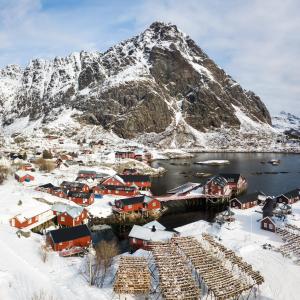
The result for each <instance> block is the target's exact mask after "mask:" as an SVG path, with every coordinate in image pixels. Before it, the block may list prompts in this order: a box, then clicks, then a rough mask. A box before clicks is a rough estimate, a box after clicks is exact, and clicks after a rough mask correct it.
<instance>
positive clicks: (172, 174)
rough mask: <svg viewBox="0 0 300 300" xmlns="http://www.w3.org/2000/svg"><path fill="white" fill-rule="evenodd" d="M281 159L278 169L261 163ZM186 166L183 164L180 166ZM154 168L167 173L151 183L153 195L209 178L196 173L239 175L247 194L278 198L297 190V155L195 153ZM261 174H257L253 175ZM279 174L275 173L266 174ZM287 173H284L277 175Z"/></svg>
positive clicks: (299, 175)
mask: <svg viewBox="0 0 300 300" xmlns="http://www.w3.org/2000/svg"><path fill="white" fill-rule="evenodd" d="M213 159H226V160H229V161H230V164H229V165H222V166H209V165H197V164H194V163H195V162H197V161H204V160H213ZM271 159H280V161H281V163H280V165H279V166H273V165H271V164H268V163H266V164H261V161H269V160H271ZM184 163H185V164H188V165H183V164H184ZM152 166H153V167H160V166H161V167H164V168H165V169H166V170H167V173H166V174H165V176H163V177H159V178H154V179H153V180H152V189H151V190H152V193H153V194H154V195H162V194H164V193H165V192H166V191H167V190H169V189H171V188H174V187H176V186H179V185H181V184H183V183H185V182H188V181H191V182H200V183H205V182H206V181H207V179H208V177H204V178H199V177H197V176H195V173H197V172H201V173H211V174H212V175H216V174H218V173H241V174H242V175H244V176H245V177H246V178H247V180H248V190H247V192H246V194H247V193H252V192H255V191H263V192H264V193H266V194H268V195H278V194H281V193H284V192H287V191H289V190H291V189H295V188H300V154H273V153H197V154H195V157H193V158H191V159H172V160H157V161H154V162H153V163H152ZM257 172H260V173H263V174H262V175H257V174H256V173H257ZM266 172H278V174H265V173H266ZM280 172H287V173H280Z"/></svg>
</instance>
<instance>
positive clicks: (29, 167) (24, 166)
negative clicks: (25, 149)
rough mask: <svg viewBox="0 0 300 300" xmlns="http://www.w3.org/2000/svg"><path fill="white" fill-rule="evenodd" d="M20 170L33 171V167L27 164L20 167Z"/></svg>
mask: <svg viewBox="0 0 300 300" xmlns="http://www.w3.org/2000/svg"><path fill="white" fill-rule="evenodd" d="M20 170H23V171H34V167H33V166H32V164H30V163H27V164H23V165H21V166H20Z"/></svg>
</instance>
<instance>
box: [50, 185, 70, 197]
mask: <svg viewBox="0 0 300 300" xmlns="http://www.w3.org/2000/svg"><path fill="white" fill-rule="evenodd" d="M51 194H52V195H53V196H56V197H60V198H68V191H67V190H66V189H63V188H61V187H58V186H54V187H53V188H52V192H51Z"/></svg>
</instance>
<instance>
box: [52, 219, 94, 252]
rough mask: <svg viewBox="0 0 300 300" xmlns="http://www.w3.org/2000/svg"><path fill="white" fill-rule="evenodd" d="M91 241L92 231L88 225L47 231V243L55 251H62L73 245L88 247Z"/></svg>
mask: <svg viewBox="0 0 300 300" xmlns="http://www.w3.org/2000/svg"><path fill="white" fill-rule="evenodd" d="M90 243H91V233H90V230H89V229H88V227H87V226H86V225H79V226H74V227H66V228H60V229H56V230H52V231H49V232H48V233H47V244H49V245H51V247H52V249H53V250H54V251H62V250H64V249H70V248H73V247H83V248H86V247H88V246H89V245H90Z"/></svg>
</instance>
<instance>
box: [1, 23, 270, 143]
mask: <svg viewBox="0 0 300 300" xmlns="http://www.w3.org/2000/svg"><path fill="white" fill-rule="evenodd" d="M0 72H1V73H0V103H3V109H2V112H1V111H0V122H2V124H4V125H5V124H6V125H8V124H10V123H12V122H14V121H15V120H16V119H18V118H20V117H26V116H28V117H29V119H30V120H36V119H40V118H41V119H42V120H43V121H44V122H47V121H48V120H52V119H53V118H55V116H56V114H57V112H59V113H61V112H62V111H63V110H64V109H65V108H70V109H76V110H78V111H80V112H82V116H83V118H84V119H85V120H86V121H88V122H93V123H97V124H100V125H102V126H103V127H104V128H106V129H109V130H112V131H114V132H115V133H117V134H118V135H119V136H122V137H124V138H136V137H138V136H140V135H143V134H145V133H147V134H150V133H151V134H161V133H163V132H172V130H173V129H174V130H175V131H176V130H179V128H180V132H181V133H182V134H184V133H185V132H188V131H191V130H192V131H193V130H196V131H197V130H198V131H200V132H209V131H212V130H218V129H220V128H224V127H228V128H237V129H238V128H239V127H240V126H241V119H240V117H239V116H240V115H241V113H243V114H245V116H247V118H249V119H250V120H253V121H254V122H257V123H270V122H271V121H270V120H271V119H270V115H269V113H268V110H267V109H266V107H265V105H264V104H263V102H262V101H261V100H260V98H259V97H258V96H256V95H255V94H254V93H253V92H250V91H246V90H244V89H243V88H242V87H241V86H240V85H239V84H238V83H237V82H235V81H234V80H233V79H232V78H231V77H230V76H229V75H227V74H226V73H225V72H224V70H222V69H221V68H219V67H218V66H217V65H216V64H215V62H214V61H212V60H211V59H210V58H209V57H208V56H207V55H206V54H205V53H204V52H203V51H202V49H201V48H199V47H198V46H197V44H196V43H195V42H194V41H193V40H192V39H190V38H189V37H188V36H186V35H185V34H184V33H182V32H181V31H180V30H179V29H178V28H177V26H176V25H172V24H165V23H162V22H154V23H152V24H151V25H150V27H149V28H147V29H146V30H145V31H144V32H142V33H141V34H140V35H137V36H135V37H133V38H131V39H128V40H126V41H123V42H120V43H119V44H117V45H115V46H113V47H111V48H110V49H108V50H107V51H106V52H104V53H99V52H85V51H82V52H80V53H73V54H71V55H69V56H67V57H65V58H61V57H56V58H55V59H53V60H43V59H35V60H32V61H31V62H30V64H29V65H28V66H27V67H26V68H25V69H24V72H21V71H20V69H19V68H18V67H16V66H14V67H12V66H11V67H7V68H5V69H3V70H2V71H0ZM11 78H14V80H11ZM85 116H86V117H85Z"/></svg>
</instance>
